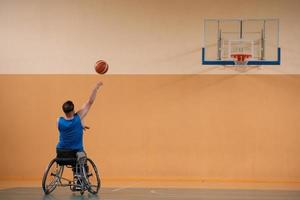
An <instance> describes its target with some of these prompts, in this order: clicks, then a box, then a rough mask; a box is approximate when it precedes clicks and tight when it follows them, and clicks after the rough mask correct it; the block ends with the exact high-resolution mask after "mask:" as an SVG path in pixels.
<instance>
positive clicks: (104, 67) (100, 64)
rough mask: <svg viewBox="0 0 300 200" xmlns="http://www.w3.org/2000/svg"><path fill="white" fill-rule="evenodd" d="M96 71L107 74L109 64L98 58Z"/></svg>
mask: <svg viewBox="0 0 300 200" xmlns="http://www.w3.org/2000/svg"><path fill="white" fill-rule="evenodd" d="M95 71H96V72H97V73H98V74H105V73H106V72H107V71H108V64H107V63H106V62H105V61H104V60H98V61H97V62H96V63H95Z"/></svg>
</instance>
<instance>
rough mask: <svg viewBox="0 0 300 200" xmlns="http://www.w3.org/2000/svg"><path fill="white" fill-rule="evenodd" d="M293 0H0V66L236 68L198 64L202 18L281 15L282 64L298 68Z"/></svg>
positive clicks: (35, 69) (126, 70) (147, 70)
mask: <svg viewBox="0 0 300 200" xmlns="http://www.w3.org/2000/svg"><path fill="white" fill-rule="evenodd" d="M299 7H300V1H299V0H249V1H246V0H214V1H211V0H88V1H85V0H43V1H40V0H26V1H23V0H0V29H1V31H0V33H1V34H0V44H1V45H0V73H11V74H15V73H26V74H28V73H42V74H45V73H46V74H48V73H56V74H62V73H67V74H70V73H71V74H82V73H85V74H89V73H93V72H94V71H93V67H92V66H93V63H95V61H96V60H97V59H99V58H101V59H105V60H107V61H108V62H109V64H110V66H111V68H110V70H109V73H110V74H196V73H222V74H228V73H231V74H232V73H233V74H235V73H239V72H238V71H235V70H232V69H230V70H224V68H223V67H218V68H209V70H206V67H204V66H201V48H202V45H203V44H202V36H203V35H202V33H203V20H204V19H205V18H279V19H280V44H281V48H282V65H281V66H276V67H261V68H255V69H252V70H250V71H248V72H247V73H251V74H253V73H254V74H257V73H258V74H274V73H275V74H282V73H284V74H286V73H288V74H295V73H297V74H299V73H300V68H299V65H300V59H299V56H298V55H299V54H300V52H299V35H300V25H299V23H298V19H299V18H300V13H299Z"/></svg>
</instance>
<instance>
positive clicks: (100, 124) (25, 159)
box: [0, 75, 300, 182]
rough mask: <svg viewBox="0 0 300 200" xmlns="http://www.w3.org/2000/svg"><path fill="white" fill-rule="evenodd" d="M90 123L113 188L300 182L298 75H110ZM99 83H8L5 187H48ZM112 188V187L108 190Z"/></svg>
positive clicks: (90, 143) (1, 173) (41, 79)
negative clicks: (70, 103)
mask: <svg viewBox="0 0 300 200" xmlns="http://www.w3.org/2000/svg"><path fill="white" fill-rule="evenodd" d="M100 79H101V80H103V82H104V86H103V88H102V89H101V92H100V93H99V94H98V97H97V101H96V102H95V104H94V106H93V108H92V110H91V112H90V114H89V115H88V116H87V118H86V124H87V125H90V126H91V127H92V128H91V130H90V131H88V133H87V134H86V135H85V146H86V150H87V152H88V155H89V156H90V157H91V158H92V159H93V160H94V161H95V162H96V163H97V165H98V166H99V167H100V169H101V172H102V177H103V180H109V179H113V178H118V179H122V180H126V179H129V178H133V177H135V178H146V179H147V178H149V179H156V180H166V179H175V180H176V179H181V180H195V179H204V180H212V179H218V180H221V181H224V180H232V181H287V182H295V181H298V182H299V181H300V171H299V168H300V157H299V152H300V146H299V144H300V134H299V130H300V125H299V122H298V121H299V118H300V93H299V88H300V77H299V76H298V75H294V76H288V75H272V76H271V75H200V76H199V75H177V76H175V75H108V76H103V77H101V78H100ZM97 80H99V76H94V75H1V76H0V94H1V98H0V110H1V120H0V127H1V132H0V134H1V146H0V152H2V153H1V165H0V179H1V180H3V179H6V178H18V179H19V178H24V179H32V178H35V179H39V178H41V176H42V173H43V170H44V168H45V166H46V165H47V163H48V162H49V161H50V159H51V158H52V157H53V156H54V155H55V145H56V143H57V139H58V133H57V130H56V127H55V123H56V117H58V116H59V115H61V111H60V105H61V104H62V103H63V102H64V101H65V100H66V99H72V100H74V102H75V104H76V105H77V107H79V106H80V105H81V104H82V103H83V102H84V101H85V100H86V99H87V97H88V95H89V92H90V90H91V88H92V87H93V85H94V83H95V82H96V81H97ZM104 182H105V181H104Z"/></svg>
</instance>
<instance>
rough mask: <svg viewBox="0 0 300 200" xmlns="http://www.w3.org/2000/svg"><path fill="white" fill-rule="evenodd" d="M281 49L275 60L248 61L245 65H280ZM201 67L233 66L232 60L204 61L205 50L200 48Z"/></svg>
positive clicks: (278, 50)
mask: <svg viewBox="0 0 300 200" xmlns="http://www.w3.org/2000/svg"><path fill="white" fill-rule="evenodd" d="M280 64H281V48H278V49H277V60H274V61H271V60H249V61H248V63H247V65H280ZM202 65H231V66H232V65H235V63H234V61H233V60H205V48H202Z"/></svg>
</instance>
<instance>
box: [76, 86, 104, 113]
mask: <svg viewBox="0 0 300 200" xmlns="http://www.w3.org/2000/svg"><path fill="white" fill-rule="evenodd" d="M102 85H103V84H102V82H98V83H97V84H96V86H95V88H94V89H93V91H92V93H91V95H90V98H89V99H88V101H87V102H86V103H85V104H83V106H82V108H81V109H80V110H79V111H78V112H77V113H78V114H79V116H80V118H81V119H83V118H84V117H85V116H86V115H87V113H88V112H89V110H90V108H91V106H92V105H93V103H94V101H95V99H96V95H97V92H98V89H99V88H100V87H101V86H102Z"/></svg>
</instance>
